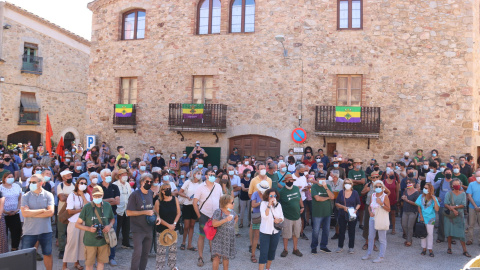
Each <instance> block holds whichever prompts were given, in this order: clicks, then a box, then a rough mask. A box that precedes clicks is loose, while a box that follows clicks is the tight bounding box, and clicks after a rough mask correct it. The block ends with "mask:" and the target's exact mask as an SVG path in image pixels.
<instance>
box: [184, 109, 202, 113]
mask: <svg viewBox="0 0 480 270" xmlns="http://www.w3.org/2000/svg"><path fill="white" fill-rule="evenodd" d="M191 111H192V109H182V113H183V114H192V112H191ZM194 114H203V109H195V113H194Z"/></svg>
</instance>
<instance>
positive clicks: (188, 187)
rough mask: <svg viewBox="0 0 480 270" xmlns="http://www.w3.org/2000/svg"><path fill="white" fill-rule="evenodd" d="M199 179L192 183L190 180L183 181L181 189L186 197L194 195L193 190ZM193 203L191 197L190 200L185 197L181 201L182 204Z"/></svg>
mask: <svg viewBox="0 0 480 270" xmlns="http://www.w3.org/2000/svg"><path fill="white" fill-rule="evenodd" d="M201 184H202V183H200V181H197V183H194V182H192V181H190V180H187V181H185V183H184V184H183V186H182V189H183V191H184V193H185V195H186V196H187V197H189V198H190V197H192V196H193V195H195V191H196V190H197V189H198V187H199V186H200V185H201ZM192 204H193V198H192V200H191V201H190V200H188V199H185V201H184V202H183V205H192Z"/></svg>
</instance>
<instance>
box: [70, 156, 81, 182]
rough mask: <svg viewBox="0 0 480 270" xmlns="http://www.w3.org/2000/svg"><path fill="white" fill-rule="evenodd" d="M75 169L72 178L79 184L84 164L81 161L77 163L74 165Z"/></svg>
mask: <svg viewBox="0 0 480 270" xmlns="http://www.w3.org/2000/svg"><path fill="white" fill-rule="evenodd" d="M74 166H75V167H74V168H73V172H72V178H73V182H75V183H76V182H77V178H78V177H80V175H81V174H82V173H83V165H82V162H80V161H75V163H74Z"/></svg>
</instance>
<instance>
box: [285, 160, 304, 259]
mask: <svg viewBox="0 0 480 270" xmlns="http://www.w3.org/2000/svg"><path fill="white" fill-rule="evenodd" d="M300 166H301V167H300ZM303 169H304V165H303V164H300V165H298V166H297V172H298V171H302V173H303ZM303 177H304V178H305V176H303ZM296 181H298V178H297V180H295V179H294V177H293V175H292V174H288V175H286V176H285V180H284V182H285V187H283V188H282V189H281V190H280V204H281V205H282V209H283V215H284V217H285V220H284V222H283V230H282V238H283V251H282V253H281V254H280V256H281V257H286V256H287V255H288V251H287V249H288V240H289V239H290V238H292V239H293V252H292V253H293V254H295V255H297V256H298V257H302V256H303V254H302V253H301V252H300V250H298V238H299V237H300V232H301V231H302V220H301V218H300V215H301V214H302V213H303V211H304V206H303V200H302V195H301V193H300V188H299V187H298V186H297V185H295V184H294V182H296ZM305 182H306V181H305Z"/></svg>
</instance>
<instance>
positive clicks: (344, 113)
mask: <svg viewBox="0 0 480 270" xmlns="http://www.w3.org/2000/svg"><path fill="white" fill-rule="evenodd" d="M347 113H348V114H350V117H360V112H335V117H345V115H347Z"/></svg>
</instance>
